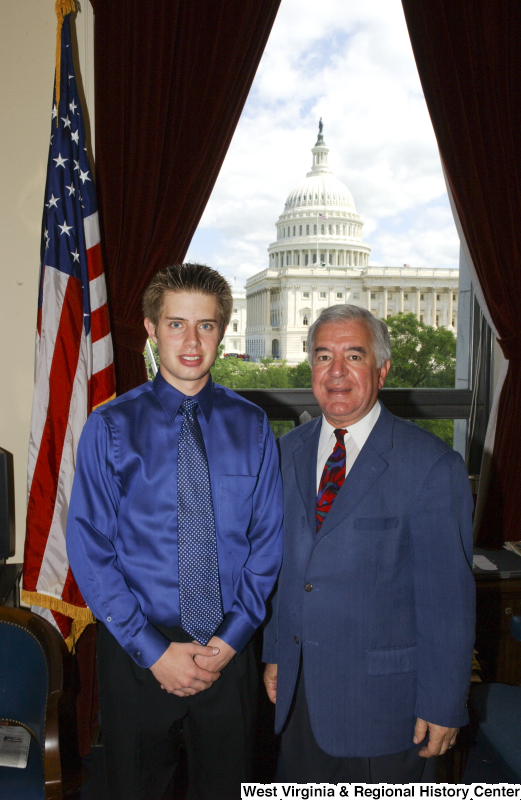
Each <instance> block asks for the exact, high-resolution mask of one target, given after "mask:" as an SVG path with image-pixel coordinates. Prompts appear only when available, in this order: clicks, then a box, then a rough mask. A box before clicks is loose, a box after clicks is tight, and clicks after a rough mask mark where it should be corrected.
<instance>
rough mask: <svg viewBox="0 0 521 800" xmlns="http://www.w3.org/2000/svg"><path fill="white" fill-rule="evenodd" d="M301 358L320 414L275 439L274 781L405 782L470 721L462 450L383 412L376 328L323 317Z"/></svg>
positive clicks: (332, 311) (357, 317)
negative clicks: (278, 493)
mask: <svg viewBox="0 0 521 800" xmlns="http://www.w3.org/2000/svg"><path fill="white" fill-rule="evenodd" d="M308 353H309V358H310V361H311V365H312V374H313V393H314V395H315V397H316V399H317V401H318V403H319V405H320V408H321V409H322V416H321V417H319V418H317V419H314V420H312V421H310V422H308V423H306V424H305V425H303V426H301V427H298V428H296V429H295V430H293V431H291V432H290V433H288V434H287V435H286V436H284V437H283V438H282V439H281V442H280V444H281V453H282V475H283V483H284V495H285V533H284V548H285V549H284V559H283V566H282V571H281V574H280V578H279V585H278V592H277V596H276V599H275V602H274V610H273V615H272V618H271V620H270V622H269V624H268V626H267V629H266V637H265V648H264V660H265V661H266V662H267V666H266V671H265V683H266V688H267V691H268V695H269V697H270V699H271V700H272V701H273V702H276V729H277V731H281V730H283V734H282V741H281V753H280V759H279V767H278V780H280V781H292V782H300V783H304V782H321V781H325V782H331V783H339V782H351V781H360V782H367V783H371V782H375V783H378V782H388V783H408V782H414V781H417V780H419V779H420V778H421V775H422V771H423V767H424V764H425V759H426V758H429V757H430V756H434V755H437V754H440V753H444V752H445V751H446V749H447V748H448V747H450V746H452V745H453V744H454V741H455V739H456V734H457V731H458V728H459V727H460V726H461V725H464V724H465V723H466V722H467V714H466V709H465V700H466V694H467V688H468V683H469V678H470V668H471V659H472V645H473V639H474V584H473V579H472V574H471V566H470V565H471V557H472V528H471V513H472V499H471V494H470V489H469V481H468V477H467V474H466V470H465V465H464V463H463V461H462V459H461V457H460V456H459V455H458V454H457V453H456V452H454V451H453V450H451V449H450V448H449V447H447V445H445V444H444V443H443V442H442V441H441V440H440V439H438V438H437V437H435V436H433V435H432V434H430V433H428V432H426V431H425V430H423V429H421V428H419V427H418V426H417V425H415V424H413V423H411V422H406V421H404V420H401V419H398V418H397V417H394V416H393V415H392V414H390V413H389V412H388V411H387V410H386V409H385V408H384V407H383V406H382V405H381V404H380V403H379V402H378V400H377V395H378V390H379V389H380V388H382V386H383V385H384V382H385V378H386V376H387V373H388V371H389V368H390V355H391V354H390V342H389V334H388V331H387V326H386V325H385V323H383V322H381V321H380V320H378V319H376V318H375V317H373V316H372V315H371V314H370V313H369V312H368V311H366V310H364V309H361V308H357V307H356V306H332V307H330V308H328V309H326V310H324V311H323V312H322V314H321V315H320V317H319V318H318V320H317V321H316V322H315V323H314V325H312V326H311V328H310V330H309V336H308Z"/></svg>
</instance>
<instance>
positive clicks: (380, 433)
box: [315, 406, 394, 541]
mask: <svg viewBox="0 0 521 800" xmlns="http://www.w3.org/2000/svg"><path fill="white" fill-rule="evenodd" d="M393 426H394V419H393V415H392V414H391V413H390V412H389V411H387V409H386V408H384V406H382V408H381V411H380V416H379V417H378V420H377V422H376V424H375V426H374V428H373V430H372V431H371V433H370V435H369V437H368V439H367V441H366V443H365V445H364V446H363V447H362V449H361V451H360V453H359V455H358V458H357V459H356V461H355V463H354V464H353V466H352V468H351V470H350V471H349V474H348V476H347V477H346V479H345V481H344V483H343V485H342V488H341V489H340V491H339V493H338V495H337V497H336V498H335V501H334V502H333V505H332V506H331V510H330V511H329V513H328V514H327V515H326V518H325V519H324V522H323V524H322V527H321V529H320V532H319V534H318V536H317V541H318V540H319V539H321V538H322V537H323V536H325V535H326V534H328V533H330V532H331V531H332V530H333V528H335V527H336V526H337V525H338V524H339V523H341V522H342V521H343V520H344V519H345V518H346V517H347V516H348V515H349V514H351V513H352V511H353V510H354V509H355V508H356V506H357V505H358V503H360V501H361V500H362V498H363V497H364V496H365V495H366V494H367V492H368V491H369V490H370V489H371V487H372V485H373V484H374V482H375V481H376V480H378V478H379V477H380V475H382V473H383V472H385V470H386V469H387V467H388V466H389V464H388V462H387V461H386V459H385V458H384V457H382V455H381V453H384V452H386V451H387V450H390V449H391V448H392V430H393ZM315 462H316V459H315Z"/></svg>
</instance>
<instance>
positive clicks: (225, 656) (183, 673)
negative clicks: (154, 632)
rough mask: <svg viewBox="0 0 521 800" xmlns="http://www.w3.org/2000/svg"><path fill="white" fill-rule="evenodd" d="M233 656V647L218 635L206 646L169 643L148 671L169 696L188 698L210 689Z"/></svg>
mask: <svg viewBox="0 0 521 800" xmlns="http://www.w3.org/2000/svg"><path fill="white" fill-rule="evenodd" d="M234 655H235V650H234V649H233V647H230V645H229V644H226V642H223V640H222V639H220V638H219V637H218V636H212V638H211V639H210V641H209V642H208V644H207V645H206V646H205V645H202V644H199V643H198V642H195V641H194V642H170V645H169V646H168V648H167V649H166V650H165V652H164V653H163V655H162V656H161V657H160V658H159V659H158V660H157V661H156V663H155V664H152V666H151V667H150V671H151V672H152V674H153V676H154V677H155V679H156V680H157V681H158V682H159V683H160V684H161V688H162V689H164V690H165V691H167V692H168V693H169V694H175V695H177V697H189V696H190V695H194V694H197V693H198V692H202V691H204V690H205V689H208V688H209V687H210V686H212V685H213V684H214V683H215V681H216V680H218V679H219V678H220V677H221V671H222V669H223V668H224V667H225V666H226V664H228V662H229V661H231V659H232V658H233V656H234Z"/></svg>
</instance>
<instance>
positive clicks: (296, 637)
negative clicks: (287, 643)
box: [293, 636, 299, 644]
mask: <svg viewBox="0 0 521 800" xmlns="http://www.w3.org/2000/svg"><path fill="white" fill-rule="evenodd" d="M293 638H294V639H295V644H299V638H298V636H294V637H293Z"/></svg>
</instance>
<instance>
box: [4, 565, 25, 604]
mask: <svg viewBox="0 0 521 800" xmlns="http://www.w3.org/2000/svg"><path fill="white" fill-rule="evenodd" d="M22 567H23V564H13V563H9V564H1V565H0V606H12V607H14V608H19V607H20V578H21V577H22Z"/></svg>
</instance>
